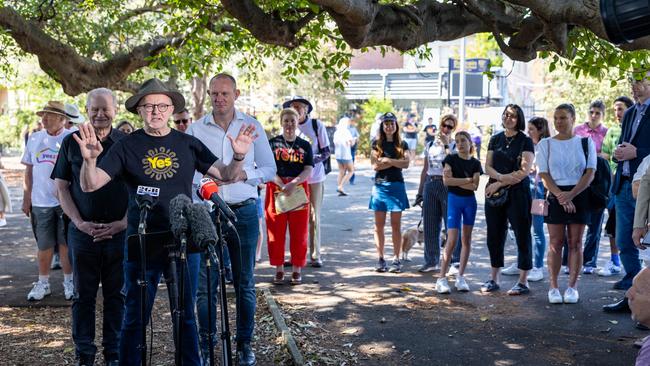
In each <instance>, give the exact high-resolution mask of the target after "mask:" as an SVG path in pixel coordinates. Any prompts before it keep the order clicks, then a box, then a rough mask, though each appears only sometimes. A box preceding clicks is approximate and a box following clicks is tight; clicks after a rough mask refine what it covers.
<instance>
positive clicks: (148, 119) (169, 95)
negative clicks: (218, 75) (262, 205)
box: [73, 79, 257, 366]
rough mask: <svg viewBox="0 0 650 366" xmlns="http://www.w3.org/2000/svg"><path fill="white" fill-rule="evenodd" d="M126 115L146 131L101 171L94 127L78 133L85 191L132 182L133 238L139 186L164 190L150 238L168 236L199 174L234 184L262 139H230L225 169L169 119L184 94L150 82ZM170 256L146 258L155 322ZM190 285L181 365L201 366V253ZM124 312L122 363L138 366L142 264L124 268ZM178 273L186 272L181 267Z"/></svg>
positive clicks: (124, 142) (193, 259) (192, 265)
mask: <svg viewBox="0 0 650 366" xmlns="http://www.w3.org/2000/svg"><path fill="white" fill-rule="evenodd" d="M125 106H126V109H127V110H128V111H129V112H131V113H134V114H138V115H139V116H140V117H141V118H142V119H143V122H144V128H143V129H141V130H138V131H135V132H134V133H132V134H130V135H129V136H127V137H125V138H123V139H121V140H120V141H118V142H117V143H115V144H114V145H113V146H112V147H111V149H110V150H109V151H108V153H107V154H106V155H107V156H106V158H105V159H102V161H101V162H100V163H99V165H97V158H98V156H99V155H100V154H101V153H102V151H103V147H102V145H101V144H100V142H99V141H98V140H97V138H96V135H95V132H94V130H93V129H92V128H91V127H90V126H88V125H82V126H80V128H79V135H76V134H75V135H73V136H74V139H75V140H76V141H77V143H78V144H79V147H80V151H81V155H82V157H83V160H84V161H83V164H82V166H81V173H80V177H81V179H80V181H81V188H82V189H83V191H84V192H93V191H95V190H98V189H100V188H101V187H103V186H104V185H106V184H107V183H109V182H110V181H111V180H112V179H115V178H117V177H121V178H122V179H124V181H125V182H126V184H127V187H128V190H129V195H130V198H131V199H130V201H129V202H130V204H129V208H128V213H127V234H135V233H136V232H137V226H138V221H139V211H138V207H137V206H136V204H135V198H136V197H135V196H136V191H137V189H138V187H139V186H145V187H155V188H158V189H159V190H160V196H159V197H158V202H157V203H156V204H155V205H154V207H153V208H152V210H151V212H150V213H149V218H148V221H147V230H148V231H149V232H155V231H163V230H169V226H170V225H169V212H168V211H169V202H170V200H171V199H172V198H173V197H176V196H177V195H179V194H184V195H186V196H188V197H189V196H190V195H191V190H192V178H193V176H194V171H195V170H197V171H199V172H200V173H202V174H207V175H210V176H212V177H215V178H217V179H219V180H221V181H228V180H230V179H233V178H235V177H236V176H238V175H239V174H240V172H241V168H242V161H243V160H244V156H245V154H246V153H247V152H248V150H249V148H250V146H251V143H252V142H253V140H254V139H255V138H256V137H257V135H256V134H255V127H252V126H249V125H243V126H242V127H241V129H240V130H239V133H238V135H237V136H236V137H234V138H233V137H232V136H228V139H229V140H230V143H231V145H232V149H233V151H234V155H233V160H232V162H231V163H230V164H229V165H228V166H225V165H224V164H223V163H221V162H219V161H218V160H217V158H216V157H215V156H214V155H213V154H212V153H211V152H210V151H209V149H208V148H207V147H206V146H205V145H204V144H203V143H202V142H200V141H199V140H198V139H196V138H195V137H193V136H189V135H186V134H183V133H181V132H178V131H176V130H172V129H171V128H170V127H169V125H168V122H169V117H170V116H171V114H172V113H173V112H174V110H182V109H183V107H184V106H185V99H184V98H183V96H182V95H181V94H180V93H178V92H176V91H173V90H170V89H168V88H167V87H166V86H165V84H163V83H162V82H161V81H160V80H158V79H150V80H148V81H146V82H145V83H144V84H142V87H141V88H140V90H139V91H138V93H136V94H135V95H133V96H132V97H130V98H129V99H127V101H126V103H125ZM167 264H168V258H167V256H166V254H165V253H164V251H161V252H160V253H157V254H156V255H153V256H152V255H149V256H148V257H147V268H146V281H147V292H148V294H149V296H147V301H148V302H149V303H148V304H146V309H147V313H146V314H144V318H145V319H149V317H150V314H149V313H150V311H151V307H152V304H151V303H152V302H153V300H154V298H155V294H156V290H157V284H158V282H159V280H160V275H161V274H163V273H164V274H165V277H167V276H168V275H169V273H168V268H167V267H168V266H167ZM187 265H188V268H187V272H188V275H189V276H188V277H189V278H186V281H187V283H186V284H185V294H184V300H185V302H184V304H183V307H184V313H183V320H182V323H181V326H182V328H183V336H184V337H183V348H182V349H181V352H182V359H183V360H182V362H183V364H184V365H186V366H187V365H200V364H201V360H200V356H199V348H198V334H197V330H196V321H195V316H194V306H195V301H196V283H197V282H196V281H197V277H198V268H199V254H198V253H190V254H188V256H187ZM124 266H125V269H124V273H125V279H124V282H125V286H124V289H125V291H126V309H125V315H124V322H123V325H122V334H121V338H120V362H121V364H125V365H137V364H139V363H140V362H141V361H140V355H141V349H142V348H144V347H146V345H140V344H139V343H140V339H141V331H142V327H143V324H141V323H140V286H139V285H138V278H139V276H140V263H139V262H138V261H130V260H128V259H127V260H126V262H125V264H124ZM179 270H180V268H179Z"/></svg>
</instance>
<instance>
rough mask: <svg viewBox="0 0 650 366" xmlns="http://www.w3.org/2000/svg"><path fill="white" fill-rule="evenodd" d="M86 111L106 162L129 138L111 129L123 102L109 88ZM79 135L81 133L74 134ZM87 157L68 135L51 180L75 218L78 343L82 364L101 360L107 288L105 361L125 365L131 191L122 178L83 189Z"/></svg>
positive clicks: (94, 95)
mask: <svg viewBox="0 0 650 366" xmlns="http://www.w3.org/2000/svg"><path fill="white" fill-rule="evenodd" d="M86 113H88V117H89V120H90V123H91V125H92V127H93V129H94V131H95V135H96V136H97V137H98V138H99V141H100V143H101V145H102V148H103V150H104V151H103V152H102V153H101V154H100V155H99V157H98V158H97V160H98V161H100V162H101V161H102V160H104V158H105V157H106V152H107V151H108V149H109V148H110V147H111V146H113V145H114V144H115V143H117V142H118V141H119V140H120V139H122V138H123V137H124V136H126V135H125V134H124V133H123V132H121V131H119V130H117V129H113V128H112V127H111V125H112V122H113V118H114V117H115V114H116V113H117V99H116V98H115V95H114V94H113V92H112V91H111V90H109V89H105V88H100V89H94V90H91V91H90V92H88V101H87V103H86ZM74 133H75V134H78V132H74ZM82 163H83V158H82V157H81V151H80V150H79V145H78V144H77V143H76V142H75V141H74V140H73V139H72V137H71V136H67V137H66V138H65V139H64V140H63V142H62V143H61V149H60V150H59V156H58V158H57V161H56V164H55V165H54V170H53V171H52V175H51V178H52V179H54V183H55V185H56V188H57V191H58V194H59V201H60V202H61V207H62V208H63V212H64V213H65V214H66V215H67V216H68V217H69V218H70V223H69V225H68V237H67V242H68V245H69V246H70V249H71V251H70V253H72V270H73V274H74V279H75V281H74V282H75V291H74V292H75V296H74V297H73V302H72V340H73V341H74V344H75V356H76V359H77V365H81V366H87V365H93V364H94V362H95V353H96V351H97V347H96V346H95V343H94V340H95V302H96V299H97V290H98V289H99V283H100V282H101V284H102V298H103V305H104V309H103V315H104V317H103V329H104V331H103V333H102V337H103V340H102V345H103V346H104V352H103V353H104V360H105V364H106V365H111V366H117V365H118V363H119V360H118V358H119V335H120V327H121V326H122V318H123V315H124V295H122V293H121V290H122V286H123V284H124V272H123V268H122V260H123V256H124V230H125V229H126V207H127V203H128V193H127V190H126V185H125V184H124V182H122V181H121V180H119V179H118V180H113V181H111V182H110V183H109V184H107V185H106V186H104V187H102V188H101V189H99V190H98V191H96V192H91V193H85V192H83V191H82V190H81V184H80V172H81V165H82Z"/></svg>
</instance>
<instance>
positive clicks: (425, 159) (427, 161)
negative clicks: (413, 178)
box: [418, 154, 429, 196]
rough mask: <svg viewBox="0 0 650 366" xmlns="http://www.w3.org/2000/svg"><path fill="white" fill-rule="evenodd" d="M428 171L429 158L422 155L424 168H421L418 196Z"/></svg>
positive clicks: (420, 194)
mask: <svg viewBox="0 0 650 366" xmlns="http://www.w3.org/2000/svg"><path fill="white" fill-rule="evenodd" d="M428 171H429V157H428V156H427V154H424V166H423V167H422V172H421V173H420V185H419V186H418V196H422V191H423V190H424V183H425V182H426V179H427V172H428Z"/></svg>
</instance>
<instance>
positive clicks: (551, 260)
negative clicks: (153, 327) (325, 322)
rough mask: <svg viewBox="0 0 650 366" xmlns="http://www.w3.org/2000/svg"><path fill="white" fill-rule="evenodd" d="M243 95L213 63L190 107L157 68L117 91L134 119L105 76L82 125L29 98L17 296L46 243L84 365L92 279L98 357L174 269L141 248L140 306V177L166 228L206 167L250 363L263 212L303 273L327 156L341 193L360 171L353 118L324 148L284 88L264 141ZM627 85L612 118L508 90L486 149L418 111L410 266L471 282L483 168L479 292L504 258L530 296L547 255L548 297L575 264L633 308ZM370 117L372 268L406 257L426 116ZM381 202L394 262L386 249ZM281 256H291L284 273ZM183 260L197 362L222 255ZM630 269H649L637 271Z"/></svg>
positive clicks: (34, 296) (643, 98)
mask: <svg viewBox="0 0 650 366" xmlns="http://www.w3.org/2000/svg"><path fill="white" fill-rule="evenodd" d="M239 93H240V92H239V90H238V89H237V82H236V80H235V78H233V77H232V76H231V75H228V74H225V73H221V74H217V75H216V76H214V77H213V78H212V79H211V80H210V83H209V85H208V95H209V98H210V102H211V106H212V110H211V112H210V113H208V114H206V115H205V116H202V117H201V118H199V119H197V120H196V121H193V118H192V116H191V115H190V113H189V112H188V110H187V109H186V108H185V99H184V97H183V96H182V95H181V94H180V93H179V92H177V91H175V90H172V89H170V88H168V87H167V86H166V85H165V84H164V83H162V82H161V81H160V80H157V79H150V80H148V81H146V82H145V83H144V84H142V86H141V88H140V90H139V91H138V92H137V93H135V94H134V95H133V96H131V97H130V98H129V99H127V100H126V102H125V107H126V110H127V111H129V112H131V113H133V114H135V115H137V116H138V118H139V119H140V120H141V121H142V122H143V124H144V127H143V128H141V129H136V128H135V127H134V126H133V125H132V124H131V123H129V122H127V121H122V122H119V123H116V121H114V118H115V116H116V114H117V99H116V97H115V94H114V93H113V92H112V91H111V90H109V89H106V88H99V89H94V90H92V91H90V92H89V93H88V96H87V103H86V108H85V111H86V115H87V117H88V123H83V122H84V121H85V117H84V116H83V115H82V114H81V113H80V112H79V110H78V109H76V108H73V106H71V105H65V104H63V103H61V102H58V101H50V102H48V103H47V104H46V105H45V106H44V107H43V108H42V109H41V110H39V111H38V112H37V115H38V116H40V117H41V124H42V130H40V131H37V132H34V133H32V134H31V135H30V136H29V137H28V138H27V140H26V146H25V151H24V155H23V158H22V163H23V164H24V165H25V166H26V170H25V184H24V187H25V189H24V197H23V205H22V210H23V212H24V213H25V214H26V215H27V216H28V217H29V218H30V220H31V222H32V228H33V232H34V236H35V238H36V243H37V249H38V257H37V258H38V261H37V263H38V281H37V282H35V283H34V286H33V288H32V289H31V291H30V292H29V294H28V295H27V298H28V300H31V301H39V300H42V299H43V298H44V297H45V296H48V295H50V294H51V290H50V284H49V271H50V268H51V265H52V262H53V257H54V253H55V248H57V249H56V250H57V253H59V258H60V264H61V267H62V268H63V274H64V283H63V288H64V296H65V298H66V299H69V300H72V337H73V340H74V343H75V354H76V358H77V364H78V365H92V364H93V363H94V360H95V357H96V353H97V346H96V345H95V343H94V339H95V327H94V324H95V322H94V318H95V301H96V296H97V291H98V289H99V286H100V284H101V288H102V292H103V301H104V307H103V322H104V325H103V329H104V332H103V341H102V345H103V354H104V360H105V362H106V364H107V365H118V364H125V365H135V364H138V363H139V362H140V357H141V352H140V351H141V349H142V347H143V346H144V345H141V344H140V343H139V341H137V340H139V339H140V338H141V331H142V328H143V327H144V326H145V325H146V324H143V323H142V319H149V315H150V312H151V309H152V304H153V301H154V300H155V295H156V290H157V284H158V282H159V281H160V278H161V276H164V277H165V279H169V278H170V276H171V273H170V271H171V270H172V269H170V267H169V258H168V257H167V255H166V253H165V251H162V250H159V251H155V252H154V253H153V254H151V255H149V256H148V258H147V262H146V281H145V282H146V292H147V296H146V304H144V305H145V306H144V308H145V309H146V314H144V317H141V314H140V311H141V310H140V309H141V305H142V304H141V303H140V302H141V297H140V288H141V283H140V280H139V277H140V273H141V267H140V265H141V263H140V262H139V261H137V260H136V259H135V258H131V257H130V256H129V250H128V249H125V248H127V245H126V241H127V238H128V237H129V236H131V235H134V234H137V233H138V228H139V219H140V213H139V212H140V210H139V206H138V204H137V202H136V201H137V200H136V196H137V194H138V193H137V192H138V190H139V188H140V187H142V186H145V187H155V188H157V189H159V191H160V196H159V197H158V201H157V203H156V204H155V205H154V206H153V208H152V211H151V213H150V215H149V219H148V221H147V229H148V230H149V231H151V232H155V231H166V230H169V229H170V223H169V219H170V217H169V215H170V202H171V200H172V199H173V198H174V197H176V196H178V195H181V194H183V195H186V196H188V197H192V199H193V200H194V201H196V202H200V201H201V199H200V198H199V197H198V196H197V194H196V190H197V188H198V186H199V183H200V181H201V179H202V178H204V177H210V178H212V179H214V180H215V181H216V182H217V184H218V185H219V186H220V196H221V197H222V199H223V200H224V201H225V202H226V204H227V205H228V206H229V208H230V209H231V210H232V211H233V212H234V215H235V216H236V217H237V221H236V222H234V223H233V224H234V225H232V226H228V228H227V229H225V233H224V234H225V239H226V243H227V246H226V247H224V248H223V258H224V262H225V263H224V267H225V269H226V271H225V275H226V281H227V282H228V283H232V284H233V286H234V289H235V296H236V305H237V314H236V343H237V348H236V349H237V358H238V362H239V364H240V365H254V364H255V363H256V358H255V354H254V352H253V349H252V347H251V341H252V339H253V332H254V324H255V321H254V315H255V307H256V303H255V302H256V298H255V276H254V268H255V263H256V262H258V261H259V260H260V258H261V255H260V251H261V244H262V240H261V237H262V235H261V230H262V229H263V228H264V227H265V228H266V234H267V238H268V240H267V247H268V255H269V261H270V264H271V266H273V267H275V276H274V278H273V280H272V282H273V283H274V284H277V285H282V284H285V283H287V282H288V283H289V284H291V285H299V284H301V282H302V270H303V268H304V267H306V266H307V265H309V266H312V267H316V268H319V267H321V266H323V256H322V248H321V228H320V226H321V210H322V203H323V195H324V181H325V179H326V175H327V174H328V173H329V172H330V171H331V166H330V155H334V156H335V158H336V162H337V164H338V167H339V170H338V177H337V193H338V194H339V195H340V196H345V195H347V193H346V191H345V187H346V185H347V184H349V183H350V182H351V181H352V178H353V177H354V159H355V146H356V145H357V143H358V138H359V133H358V131H356V129H355V128H353V126H351V121H350V119H349V118H347V117H343V118H341V120H340V121H339V123H338V126H337V130H336V132H335V134H334V136H333V143H334V146H335V149H334V153H333V154H332V152H331V151H330V143H329V142H330V141H329V138H328V136H327V132H326V129H325V126H324V124H323V123H322V122H321V121H319V120H318V119H316V118H312V117H311V116H310V114H311V112H312V111H313V106H312V104H311V103H310V102H309V100H307V99H306V98H303V97H293V98H291V99H290V100H287V101H286V102H285V103H284V104H283V109H282V110H281V111H280V113H279V116H278V119H279V121H280V125H281V133H280V134H278V135H277V136H271V137H270V139H267V138H266V136H265V135H264V134H263V133H264V129H263V126H262V125H261V124H260V123H259V122H258V121H257V120H255V119H254V118H252V117H251V116H249V115H247V114H245V113H243V112H241V111H240V110H238V109H237V108H236V107H235V101H236V100H237V98H238V97H239ZM632 94H633V99H634V100H632V99H630V98H627V97H620V98H617V99H616V100H615V101H614V102H613V105H612V109H613V111H614V116H615V121H616V125H614V126H612V127H610V128H609V129H608V128H607V127H605V125H604V124H603V120H604V116H605V114H606V110H607V107H606V106H605V104H604V103H603V102H601V101H595V102H593V103H592V104H591V105H590V108H589V119H588V121H587V122H585V123H583V124H577V119H578V118H579V117H578V116H577V115H576V111H575V108H574V107H573V105H571V104H568V103H567V104H560V105H558V106H557V107H556V108H555V110H554V113H553V121H552V123H549V122H548V121H547V120H546V119H545V118H543V117H533V118H531V119H529V120H528V121H526V119H525V116H524V112H523V110H522V109H521V108H520V107H519V106H518V105H516V104H509V105H507V106H506V107H505V108H504V111H503V114H502V125H503V128H504V130H503V131H502V132H500V133H497V134H494V135H493V136H492V137H491V138H490V141H489V144H488V147H487V155H486V157H485V164H484V165H482V164H481V161H480V155H479V151H478V150H479V149H480V139H479V140H476V138H475V136H474V135H475V134H474V135H473V134H472V133H470V132H469V131H456V130H457V128H458V118H457V117H456V116H454V115H453V114H446V115H443V116H442V117H441V118H440V121H439V124H438V126H436V125H434V124H433V121H432V120H429V123H428V124H427V126H425V128H424V131H425V132H426V136H425V146H424V165H423V168H422V171H421V174H420V181H419V186H418V193H417V196H416V198H415V204H416V205H421V206H422V225H421V226H422V229H423V234H424V258H423V260H424V263H423V264H422V265H421V267H420V268H419V269H418V271H419V272H422V273H428V272H439V275H438V278H437V279H436V281H435V284H434V289H435V291H436V292H437V293H439V294H450V293H451V292H452V291H451V286H450V284H449V280H450V279H452V278H453V279H454V285H455V288H456V290H457V291H459V292H467V291H470V289H471V286H470V284H469V283H468V281H467V280H466V279H465V273H466V271H467V265H468V261H469V258H470V255H471V248H472V245H477V244H473V243H472V233H473V230H474V223H475V220H476V216H477V210H478V204H477V199H476V193H475V192H476V191H477V190H478V189H479V181H480V176H481V175H483V174H485V175H487V176H488V183H487V186H486V187H485V196H486V197H485V202H486V203H485V210H484V212H485V222H486V226H487V240H486V245H487V248H488V251H489V257H490V267H491V269H490V273H489V278H487V279H486V280H485V282H484V283H482V284H481V286H480V290H481V291H482V292H486V293H489V292H494V291H498V290H500V287H501V284H502V281H501V275H502V274H503V275H516V276H518V278H517V280H516V281H515V283H514V285H513V286H512V287H511V288H510V289H509V290H508V294H509V295H513V296H515V295H525V294H528V293H529V292H530V286H529V281H540V280H542V279H543V278H544V271H543V268H544V259H545V258H546V265H547V268H548V274H549V290H548V301H549V303H551V304H559V303H566V304H574V303H577V302H578V301H579V299H580V295H579V292H578V279H579V275H580V274H581V273H582V274H591V273H597V274H598V275H601V276H612V275H617V274H619V273H620V272H621V271H622V270H624V271H625V275H624V276H623V277H622V278H621V280H620V281H618V282H616V284H615V285H614V288H616V289H619V290H628V291H627V296H626V297H625V298H624V299H623V300H622V301H620V302H618V303H615V304H611V305H607V306H605V307H604V311H607V312H622V311H631V309H632V310H634V308H635V306H634V303H635V302H637V303H638V301H639V300H638V299H639V298H641V299H645V298H646V297H647V296H648V295H647V294H645V293H642V294H641V295H640V294H639V293H637V292H636V291H634V290H630V288H632V289H634V288H645V287H644V286H650V284H648V285H646V284H644V283H641V281H642V279H643V278H645V277H650V276H648V275H647V270H646V271H644V272H641V269H642V265H641V261H640V259H639V252H640V251H643V250H645V247H644V245H643V237H644V236H645V234H646V232H647V219H648V201H649V200H650V198H649V195H650V192H649V190H650V188H649V186H650V183H649V182H650V173H649V172H648V168H649V167H650V157H648V155H650V122H648V121H647V120H648V119H649V118H650V117H646V115H645V110H646V107H647V106H648V105H649V104H650V79H649V78H642V79H641V80H632ZM170 118H171V119H172V120H173V123H174V124H173V127H174V128H171V127H170V125H169V123H168V122H169V119H170ZM377 122H378V123H377V126H373V128H372V129H371V132H374V135H373V139H372V143H371V154H370V158H371V166H372V169H373V170H374V173H375V174H374V178H373V182H374V184H373V186H372V190H371V192H369V196H370V198H369V204H368V208H369V209H370V210H371V211H373V214H374V244H375V247H376V250H377V265H376V270H377V271H378V272H391V273H399V272H402V270H403V267H402V265H403V264H402V256H401V254H402V249H403V248H402V227H401V222H402V213H403V211H404V210H406V209H408V208H409V206H410V203H409V199H408V197H407V193H406V186H405V180H404V174H403V170H404V169H407V168H408V167H409V165H410V164H411V163H413V162H414V159H415V148H416V146H417V131H418V128H419V127H418V126H417V125H416V124H415V123H414V122H413V121H411V120H409V121H407V123H406V124H405V125H404V128H403V129H402V131H404V137H402V133H400V126H399V124H398V117H397V116H396V115H395V114H394V113H393V112H392V111H385V113H383V114H381V115H379V116H378V118H377ZM114 123H115V125H114ZM552 131H554V132H552ZM414 134H415V137H414ZM474 155H476V157H475V156H474ZM263 188H264V192H265V196H264V197H261V190H262V189H263ZM637 193H638V196H639V198H638V199H639V202H638V203H637V201H636V200H637V198H636V197H637ZM635 210H636V214H635ZM605 211H607V212H608V220H607V223H606V225H605V233H606V235H607V236H609V238H610V252H611V253H610V260H609V261H608V262H607V263H606V264H605V265H604V266H602V267H600V266H599V265H598V263H597V256H598V246H599V242H600V237H601V230H602V226H603V221H604V216H605V215H604V212H605ZM387 217H389V219H390V226H391V235H392V237H391V242H392V248H393V252H392V255H393V257H392V260H390V258H389V257H388V255H387V254H386V250H385V241H386V239H385V231H386V230H385V226H386V220H387ZM262 222H265V223H266V225H262ZM544 224H546V225H544ZM544 226H546V229H545V227H544ZM585 228H587V235H586V240H585V242H584V249H583V243H582V238H583V233H584V231H585ZM287 229H288V231H289V252H290V257H289V258H288V259H286V258H285V246H286V243H285V242H286V233H287ZM547 232H548V237H549V242H548V254H546V252H547V242H546V233H547ZM510 233H512V234H510ZM509 235H513V236H514V242H515V244H516V247H517V262H516V263H513V264H512V265H510V266H508V267H506V266H505V263H504V249H505V245H506V238H507V237H508V236H509ZM98 243H99V244H101V245H97V244H98ZM563 251H564V252H565V253H566V255H565V258H563ZM208 264H211V265H208ZM563 266H564V268H563ZM287 267H289V268H291V275H290V276H289V279H288V281H287V280H285V277H286V276H285V268H287ZM504 267H505V268H504ZM621 267H622V268H621ZM598 268H599V270H597V269H598ZM177 270H181V268H177ZM182 270H184V271H186V273H187V274H188V276H187V277H186V278H185V281H186V282H185V283H184V284H183V286H181V288H183V289H184V293H183V296H182V297H181V298H182V299H183V300H184V302H183V303H182V304H180V305H179V304H176V305H177V306H180V307H181V308H182V309H183V317H182V318H183V323H182V324H181V326H182V329H183V335H184V336H183V348H182V349H181V353H182V359H183V363H184V364H186V365H206V364H207V360H208V357H209V354H210V349H211V348H213V347H214V346H215V344H216V343H217V339H218V338H219V337H218V335H217V326H216V317H214V316H213V315H212V316H211V315H210V314H216V308H215V305H216V304H217V302H218V299H217V294H218V291H217V288H218V286H219V284H218V282H219V281H218V279H219V273H218V266H217V265H216V263H213V262H212V258H211V257H210V256H209V254H207V253H205V252H203V251H201V250H199V249H198V248H196V247H189V248H188V255H187V268H183V269H182ZM563 270H564V271H565V273H568V274H569V277H568V283H567V284H566V287H565V288H564V291H563V292H562V291H561V290H560V289H561V286H560V283H559V274H560V272H561V271H563ZM640 272H641V273H642V274H643V273H645V275H643V276H645V277H643V276H641V275H640V277H637V279H635V276H636V275H637V274H639V273H640ZM208 278H210V279H211V280H210V281H209V282H208ZM639 278H641V279H639ZM208 294H211V296H212V299H210V298H209V295H208ZM637 308H640V307H639V306H637ZM174 310H175V309H172V311H174ZM649 317H650V316H649ZM646 319H647V318H643V317H640V316H638V317H637V320H638V321H639V323H638V326H639V327H644V326H646V325H650V324H649V322H648V321H646ZM646 352H650V351H646Z"/></svg>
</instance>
